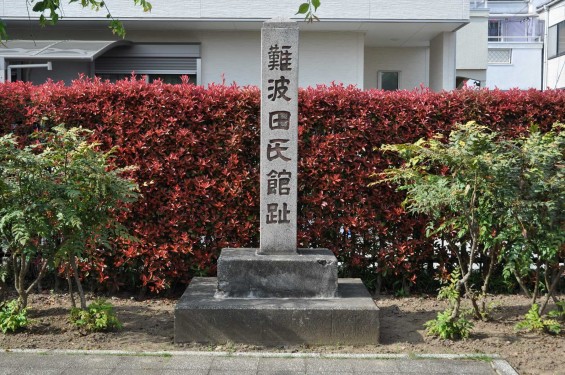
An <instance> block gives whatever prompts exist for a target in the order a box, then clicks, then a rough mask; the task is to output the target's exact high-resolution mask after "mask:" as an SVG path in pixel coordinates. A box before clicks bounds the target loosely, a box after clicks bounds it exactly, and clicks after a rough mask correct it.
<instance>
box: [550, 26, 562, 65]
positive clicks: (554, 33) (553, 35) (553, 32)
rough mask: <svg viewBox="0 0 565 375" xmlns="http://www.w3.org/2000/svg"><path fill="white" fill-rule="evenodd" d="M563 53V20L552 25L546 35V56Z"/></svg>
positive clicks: (555, 55)
mask: <svg viewBox="0 0 565 375" xmlns="http://www.w3.org/2000/svg"><path fill="white" fill-rule="evenodd" d="M561 55H565V21H561V22H559V23H558V24H557V25H553V26H551V27H550V28H549V30H548V35H547V57H548V58H552V57H557V56H561Z"/></svg>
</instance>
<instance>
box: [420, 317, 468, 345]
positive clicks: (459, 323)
mask: <svg viewBox="0 0 565 375" xmlns="http://www.w3.org/2000/svg"><path fill="white" fill-rule="evenodd" d="M451 314H452V311H451V310H450V309H447V310H445V311H443V312H439V313H438V314H437V318H436V319H434V320H429V321H427V322H426V323H424V326H425V327H426V333H427V334H428V335H430V336H437V337H439V338H441V339H443V340H447V339H451V340H457V339H466V338H467V337H469V334H470V333H471V330H472V329H473V327H474V325H473V323H472V322H470V321H469V320H467V319H466V318H465V317H464V315H463V314H461V315H460V316H459V317H458V318H455V319H453V318H452V316H451Z"/></svg>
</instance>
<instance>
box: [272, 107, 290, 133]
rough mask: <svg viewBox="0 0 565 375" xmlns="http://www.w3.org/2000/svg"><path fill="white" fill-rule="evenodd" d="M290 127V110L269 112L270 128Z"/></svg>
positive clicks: (286, 128)
mask: <svg viewBox="0 0 565 375" xmlns="http://www.w3.org/2000/svg"><path fill="white" fill-rule="evenodd" d="M289 127H290V112H288V111H274V112H269V128H270V129H271V130H278V129H283V130H288V129H289Z"/></svg>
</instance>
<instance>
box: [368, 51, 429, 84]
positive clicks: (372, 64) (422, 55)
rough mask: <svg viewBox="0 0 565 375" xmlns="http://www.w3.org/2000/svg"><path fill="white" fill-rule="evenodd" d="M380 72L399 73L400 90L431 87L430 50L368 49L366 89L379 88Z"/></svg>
mask: <svg viewBox="0 0 565 375" xmlns="http://www.w3.org/2000/svg"><path fill="white" fill-rule="evenodd" d="M379 71H399V72H400V74H399V88H400V89H401V90H411V89H414V88H419V87H420V84H423V85H424V86H428V85H429V48H427V47H416V48H366V49H365V88H366V89H372V88H377V86H378V82H377V76H378V72H379Z"/></svg>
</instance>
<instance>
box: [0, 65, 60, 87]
mask: <svg viewBox="0 0 565 375" xmlns="http://www.w3.org/2000/svg"><path fill="white" fill-rule="evenodd" d="M31 68H47V70H53V65H52V64H51V61H49V62H47V63H45V64H20V65H8V68H7V70H8V77H7V81H8V82H12V69H31Z"/></svg>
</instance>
